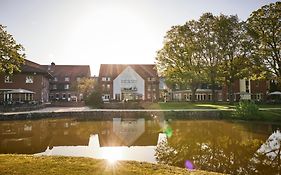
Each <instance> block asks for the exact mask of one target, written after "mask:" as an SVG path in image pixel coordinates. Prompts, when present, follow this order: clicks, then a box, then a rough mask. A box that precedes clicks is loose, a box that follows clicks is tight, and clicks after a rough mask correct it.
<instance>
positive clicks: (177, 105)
mask: <svg viewBox="0 0 281 175" xmlns="http://www.w3.org/2000/svg"><path fill="white" fill-rule="evenodd" d="M236 104H237V103H234V104H233V105H230V104H229V103H225V102H217V103H214V104H213V103H208V102H206V103H200V102H195V103H191V102H166V103H164V102H159V103H147V104H144V106H143V107H144V108H145V109H221V110H225V109H234V108H235V105H236ZM258 106H259V108H281V105H280V104H258Z"/></svg>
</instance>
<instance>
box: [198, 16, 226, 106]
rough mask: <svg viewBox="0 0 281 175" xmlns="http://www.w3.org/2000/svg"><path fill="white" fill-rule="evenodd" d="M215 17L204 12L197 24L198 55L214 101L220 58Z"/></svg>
mask: <svg viewBox="0 0 281 175" xmlns="http://www.w3.org/2000/svg"><path fill="white" fill-rule="evenodd" d="M215 24H216V18H215V16H213V14H212V13H204V14H203V15H202V16H201V17H200V19H199V21H198V25H197V27H198V28H197V32H196V35H197V42H196V43H197V48H198V53H199V57H200V58H201V59H202V62H203V65H204V69H205V71H206V72H207V75H208V80H209V82H210V84H211V89H212V100H213V102H214V101H216V92H215V90H216V87H217V84H218V82H219V75H218V71H219V69H218V68H219V65H220V64H221V62H222V58H221V57H220V55H219V54H218V53H219V52H218V50H219V46H218V44H217V36H216V32H215Z"/></svg>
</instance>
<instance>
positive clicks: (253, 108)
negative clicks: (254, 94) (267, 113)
mask: <svg viewBox="0 0 281 175" xmlns="http://www.w3.org/2000/svg"><path fill="white" fill-rule="evenodd" d="M258 113H259V107H258V106H257V105H256V104H255V103H254V102H252V101H240V102H239V103H238V105H236V106H235V112H234V116H236V117H246V118H251V117H255V116H257V115H258Z"/></svg>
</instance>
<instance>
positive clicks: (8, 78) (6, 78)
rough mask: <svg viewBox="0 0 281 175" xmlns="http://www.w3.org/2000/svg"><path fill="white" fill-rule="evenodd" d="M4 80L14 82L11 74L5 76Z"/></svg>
mask: <svg viewBox="0 0 281 175" xmlns="http://www.w3.org/2000/svg"><path fill="white" fill-rule="evenodd" d="M4 82H5V83H12V82H13V81H12V77H11V76H9V75H7V76H5V80H4Z"/></svg>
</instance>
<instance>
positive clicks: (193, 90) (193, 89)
mask: <svg viewBox="0 0 281 175" xmlns="http://www.w3.org/2000/svg"><path fill="white" fill-rule="evenodd" d="M195 93H196V88H191V102H195Z"/></svg>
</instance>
